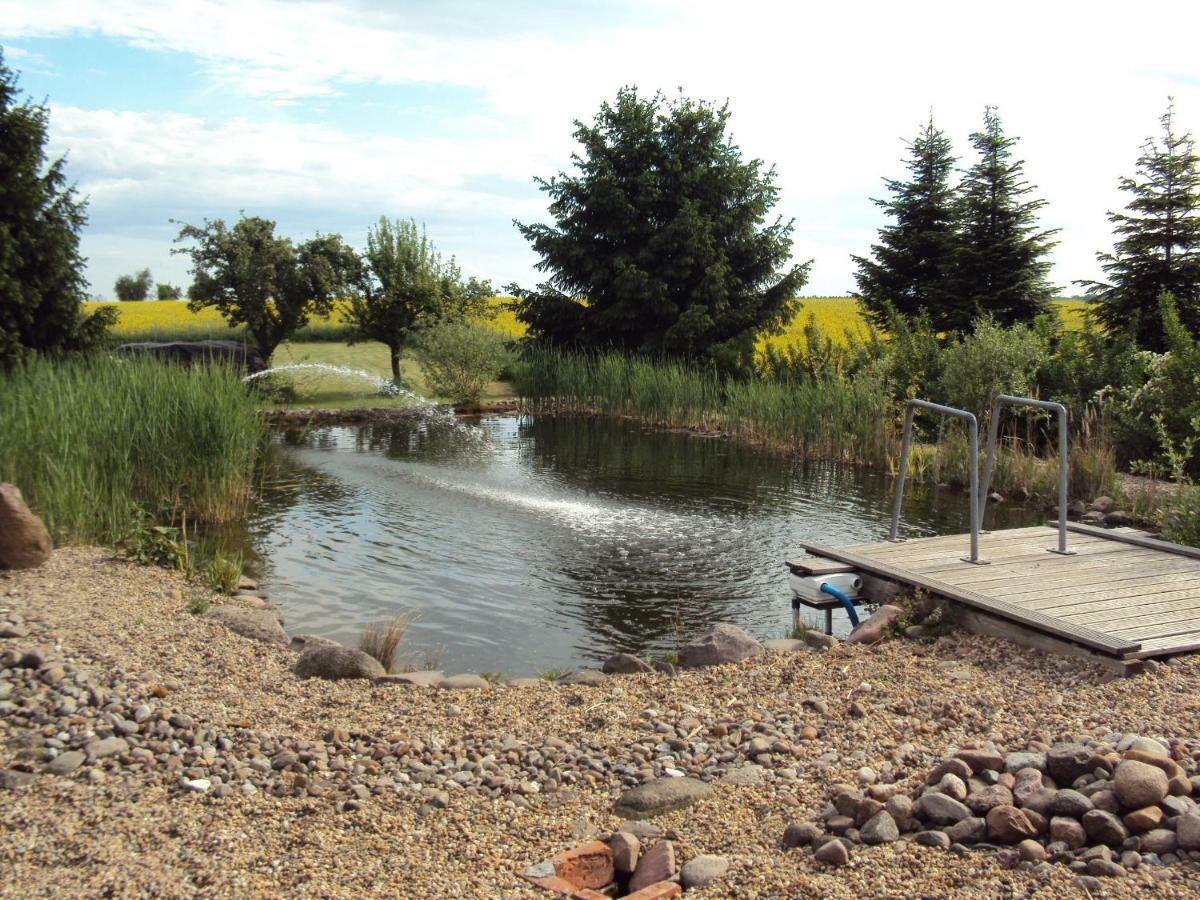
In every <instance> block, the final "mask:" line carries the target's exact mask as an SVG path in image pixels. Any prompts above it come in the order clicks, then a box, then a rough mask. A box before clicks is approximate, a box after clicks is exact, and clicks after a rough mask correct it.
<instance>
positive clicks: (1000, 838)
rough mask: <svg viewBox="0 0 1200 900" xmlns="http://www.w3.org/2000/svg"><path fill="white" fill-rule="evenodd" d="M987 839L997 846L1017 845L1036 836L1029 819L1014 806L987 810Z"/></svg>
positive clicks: (1035, 830)
mask: <svg viewBox="0 0 1200 900" xmlns="http://www.w3.org/2000/svg"><path fill="white" fill-rule="evenodd" d="M987 830H988V837H989V838H991V839H992V840H993V841H995V842H996V843H998V844H1018V843H1020V842H1021V841H1023V840H1025V838H1031V837H1036V836H1037V829H1036V828H1035V827H1034V826H1033V823H1032V822H1030V821H1029V817H1028V816H1026V815H1025V813H1023V812H1021V810H1019V809H1017V808H1016V807H1015V806H996V807H993V808H992V809H990V810H988V814H987Z"/></svg>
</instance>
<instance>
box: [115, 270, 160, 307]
mask: <svg viewBox="0 0 1200 900" xmlns="http://www.w3.org/2000/svg"><path fill="white" fill-rule="evenodd" d="M153 280H154V278H153V277H152V276H151V275H150V270H149V269H142V271H140V272H136V273H134V274H133V275H122V276H120V277H119V278H118V279H117V280H116V282H115V283H114V284H113V293H114V294H116V295H117V299H118V300H121V301H123V302H126V303H128V302H132V301H135V300H149V299H150V284H151V282H153ZM159 299H160V300H161V299H162V298H161V297H160V298H159Z"/></svg>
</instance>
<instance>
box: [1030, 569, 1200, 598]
mask: <svg viewBox="0 0 1200 900" xmlns="http://www.w3.org/2000/svg"><path fill="white" fill-rule="evenodd" d="M1153 571H1154V574H1149V575H1144V576H1143V579H1144V582H1145V584H1146V585H1148V586H1150V587H1149V589H1147V590H1143V589H1142V587H1141V586H1140V585H1139V586H1137V587H1132V586H1130V585H1128V584H1126V583H1125V582H1126V580H1127V579H1125V578H1123V577H1121V576H1123V575H1126V574H1128V573H1126V572H1124V571H1123V570H1122V569H1121V568H1120V567H1113V568H1111V569H1103V568H1100V569H1091V570H1087V571H1086V573H1084V574H1086V580H1080V582H1078V583H1077V586H1076V588H1075V589H1074V590H1072V591H1071V592H1070V593H1071V595H1072V596H1083V595H1087V594H1105V593H1112V594H1113V596H1122V597H1137V596H1140V595H1142V594H1147V593H1153V586H1154V585H1159V584H1172V583H1174V584H1187V583H1189V581H1194V582H1195V583H1196V584H1197V585H1200V569H1192V570H1191V571H1190V572H1188V571H1183V572H1180V571H1172V570H1169V569H1168V570H1167V571H1162V570H1158V569H1155V570H1153ZM1112 576H1116V578H1117V579H1119V580H1120V582H1121V583H1120V586H1114V585H1115V582H1114V581H1110V578H1111V577H1112ZM1014 593H1023V594H1029V595H1030V596H1031V597H1036V596H1037V595H1040V594H1044V593H1045V591H1044V590H1043V589H1042V587H1041V582H1040V580H1035V581H1034V582H1030V583H1028V584H1026V585H1025V586H1024V587H1023V588H1022V589H1021V590H1020V591H1016V592H1014ZM1101 599H1103V598H1101Z"/></svg>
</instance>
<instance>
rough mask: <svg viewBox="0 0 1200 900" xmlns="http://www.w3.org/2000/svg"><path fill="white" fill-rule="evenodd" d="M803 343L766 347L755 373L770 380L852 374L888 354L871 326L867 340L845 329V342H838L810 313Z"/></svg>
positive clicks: (757, 363) (878, 332)
mask: <svg viewBox="0 0 1200 900" xmlns="http://www.w3.org/2000/svg"><path fill="white" fill-rule="evenodd" d="M800 337H801V340H800V341H799V342H797V343H793V344H789V345H788V346H787V347H786V348H783V349H780V348H778V347H775V346H774V345H772V344H767V345H766V346H765V347H764V348H763V349H762V351H761V352H760V353H759V356H758V359H757V361H756V366H755V368H756V372H757V374H758V375H759V377H761V378H765V379H767V380H770V381H798V380H800V379H803V378H819V377H826V376H839V375H852V374H854V373H855V372H857V371H860V370H861V369H863V368H865V367H866V366H868V365H871V364H872V363H876V362H878V361H879V360H880V359H882V358H883V356H884V355H885V354H886V352H887V343H886V341H885V340H884V338H883V335H882V334H881V333H880V331H879V330H878V329H876V328H874V327H873V326H870V325H868V330H867V335H866V337H865V338H862V337H859V335H858V332H856V331H855V330H854V329H851V328H847V329H846V330H845V335H844V340H840V341H839V340H835V339H834V338H833V337H832V336H831V335H829V334H828V333H827V332H826V331H825V329H823V328H822V327H821V326H820V325H818V324H817V318H816V316H815V315H813V314H812V313H809V316H808V318H807V319H806V320H805V322H804V327H803V328H802V329H801V332H800Z"/></svg>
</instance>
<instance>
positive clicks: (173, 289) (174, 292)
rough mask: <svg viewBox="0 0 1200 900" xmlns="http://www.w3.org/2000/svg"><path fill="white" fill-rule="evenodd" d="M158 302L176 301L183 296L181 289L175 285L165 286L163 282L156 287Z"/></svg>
mask: <svg viewBox="0 0 1200 900" xmlns="http://www.w3.org/2000/svg"><path fill="white" fill-rule="evenodd" d="M157 288H158V299H159V300H178V299H180V298H181V297H182V296H183V288H181V287H180V286H179V285H177V284H167V283H166V282H165V281H164V282H160V283H159V284H158V285H157Z"/></svg>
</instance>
